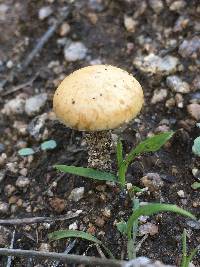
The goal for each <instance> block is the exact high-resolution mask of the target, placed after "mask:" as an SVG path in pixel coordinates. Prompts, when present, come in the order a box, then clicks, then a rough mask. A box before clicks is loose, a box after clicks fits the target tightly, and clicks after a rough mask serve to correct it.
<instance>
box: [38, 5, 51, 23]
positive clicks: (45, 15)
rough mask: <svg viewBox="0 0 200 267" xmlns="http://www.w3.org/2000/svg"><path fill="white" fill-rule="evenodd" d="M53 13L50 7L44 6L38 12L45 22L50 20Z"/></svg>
mask: <svg viewBox="0 0 200 267" xmlns="http://www.w3.org/2000/svg"><path fill="white" fill-rule="evenodd" d="M52 13H53V10H52V9H51V7H50V6H43V7H42V8H40V10H39V12H38V17H39V19H40V20H44V19H46V18H48V17H49V16H50V15H51V14H52Z"/></svg>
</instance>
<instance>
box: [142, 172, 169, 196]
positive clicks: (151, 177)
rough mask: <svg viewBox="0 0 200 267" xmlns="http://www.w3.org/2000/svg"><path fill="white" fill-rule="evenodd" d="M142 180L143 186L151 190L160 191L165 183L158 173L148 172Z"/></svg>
mask: <svg viewBox="0 0 200 267" xmlns="http://www.w3.org/2000/svg"><path fill="white" fill-rule="evenodd" d="M140 181H141V184H142V185H143V186H145V187H148V189H149V191H150V192H156V191H159V190H160V188H161V187H163V185H164V183H163V181H162V179H161V177H160V175H159V174H158V173H147V174H146V175H145V176H144V177H142V178H141V180H140Z"/></svg>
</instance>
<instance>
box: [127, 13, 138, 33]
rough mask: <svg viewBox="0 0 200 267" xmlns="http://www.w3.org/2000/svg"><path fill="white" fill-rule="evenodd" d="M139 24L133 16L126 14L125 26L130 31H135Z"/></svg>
mask: <svg viewBox="0 0 200 267" xmlns="http://www.w3.org/2000/svg"><path fill="white" fill-rule="evenodd" d="M137 24H138V22H137V21H136V20H134V19H133V18H132V17H129V16H127V15H125V16H124V26H125V28H126V30H127V31H128V32H132V33H133V32H135V29H136V26H137Z"/></svg>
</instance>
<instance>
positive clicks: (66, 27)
mask: <svg viewBox="0 0 200 267" xmlns="http://www.w3.org/2000/svg"><path fill="white" fill-rule="evenodd" d="M69 32H70V25H69V24H68V23H67V22H64V23H63V24H62V25H61V26H60V31H59V34H60V36H62V37H63V36H65V35H67V34H68V33H69Z"/></svg>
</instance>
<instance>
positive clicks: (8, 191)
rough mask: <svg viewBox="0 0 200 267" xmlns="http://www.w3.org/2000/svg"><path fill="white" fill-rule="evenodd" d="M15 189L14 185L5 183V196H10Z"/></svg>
mask: <svg viewBox="0 0 200 267" xmlns="http://www.w3.org/2000/svg"><path fill="white" fill-rule="evenodd" d="M15 191H16V187H15V186H14V185H11V184H7V185H6V186H5V187H4V192H5V195H7V196H11V195H12V194H13V193H14V192H15Z"/></svg>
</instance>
